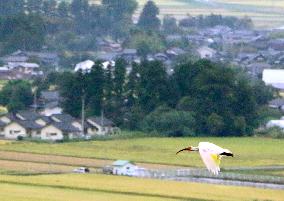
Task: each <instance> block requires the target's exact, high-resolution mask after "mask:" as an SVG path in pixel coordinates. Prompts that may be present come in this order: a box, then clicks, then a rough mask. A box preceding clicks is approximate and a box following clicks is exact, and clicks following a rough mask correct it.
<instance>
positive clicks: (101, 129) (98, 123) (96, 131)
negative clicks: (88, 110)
mask: <svg viewBox="0 0 284 201" xmlns="http://www.w3.org/2000/svg"><path fill="white" fill-rule="evenodd" d="M86 122H87V124H88V126H87V133H88V135H91V136H94V135H108V134H114V133H116V132H117V129H118V128H117V127H115V125H114V123H113V122H112V121H111V120H109V119H107V118H105V117H89V118H87V121H86Z"/></svg>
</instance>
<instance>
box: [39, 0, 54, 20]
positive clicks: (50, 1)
mask: <svg viewBox="0 0 284 201" xmlns="http://www.w3.org/2000/svg"><path fill="white" fill-rule="evenodd" d="M56 6H57V1H56V0H45V1H44V2H43V5H42V10H43V12H44V14H45V15H46V16H54V15H55V13H56Z"/></svg>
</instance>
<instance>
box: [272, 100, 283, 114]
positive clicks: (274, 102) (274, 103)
mask: <svg viewBox="0 0 284 201" xmlns="http://www.w3.org/2000/svg"><path fill="white" fill-rule="evenodd" d="M268 106H269V107H270V108H275V109H280V110H282V111H283V112H284V98H276V99H274V100H271V101H269V103H268Z"/></svg>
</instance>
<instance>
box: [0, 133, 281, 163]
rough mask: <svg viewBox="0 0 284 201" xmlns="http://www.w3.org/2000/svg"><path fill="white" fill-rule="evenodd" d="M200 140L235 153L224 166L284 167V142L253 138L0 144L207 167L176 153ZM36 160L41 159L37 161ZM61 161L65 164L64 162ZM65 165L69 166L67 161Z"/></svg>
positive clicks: (1, 147) (1, 146) (1, 145)
mask: <svg viewBox="0 0 284 201" xmlns="http://www.w3.org/2000/svg"><path fill="white" fill-rule="evenodd" d="M200 141H209V142H213V143H215V144H217V145H220V146H222V147H225V148H228V149H230V150H231V151H232V152H233V153H234V154H235V157H234V158H231V157H228V158H225V159H224V160H223V161H222V167H255V166H279V165H282V166H283V165H284V161H283V160H281V159H283V158H284V141H283V140H276V139H269V138H252V137H251V138H250V137H247V138H212V137H209V138H137V139H126V140H124V139H120V140H105V141H86V142H70V143H61V144H56V143H36V142H19V141H17V142H7V141H0V150H2V151H16V152H29V153H38V154H52V155H62V156H74V157H83V158H94V159H108V160H116V159H125V160H131V161H134V162H143V163H153V164H166V165H179V166H188V167H203V164H202V161H201V159H200V156H199V154H198V153H183V154H180V155H176V154H175V153H176V151H178V150H179V149H180V148H184V147H186V146H189V145H193V146H196V145H198V142H200ZM4 155H5V154H4ZM14 157H15V156H14ZM33 157H34V156H33ZM0 158H1V155H0ZM2 159H5V158H3V155H2ZM12 159H15V158H12ZM33 160H38V159H36V158H35V159H33ZM42 160H44V159H42ZM58 160H60V161H62V160H61V159H58ZM77 160H79V159H77ZM29 161H31V160H29ZM74 161H76V160H74ZM55 162H56V159H55ZM89 162H90V161H89ZM61 163H62V162H61ZM63 163H64V164H66V162H63ZM106 163H108V161H106ZM75 164H76V165H79V164H80V162H78V161H77V162H76V163H75ZM94 166H95V165H94Z"/></svg>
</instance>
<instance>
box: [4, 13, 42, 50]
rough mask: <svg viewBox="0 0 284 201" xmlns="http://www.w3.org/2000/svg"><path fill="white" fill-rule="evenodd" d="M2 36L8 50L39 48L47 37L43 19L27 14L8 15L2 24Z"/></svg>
mask: <svg viewBox="0 0 284 201" xmlns="http://www.w3.org/2000/svg"><path fill="white" fill-rule="evenodd" d="M0 36H1V39H0V40H2V42H4V47H5V51H6V52H12V51H16V50H18V49H22V50H39V49H40V48H41V47H42V46H43V44H44V38H45V30H44V22H43V19H42V18H41V17H40V16H38V15H26V14H21V15H16V16H13V17H7V18H5V19H4V22H3V23H2V25H1V28H0Z"/></svg>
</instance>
